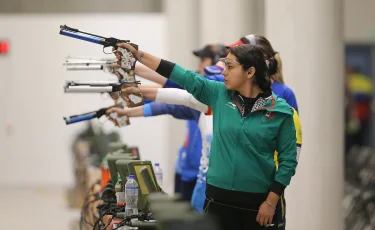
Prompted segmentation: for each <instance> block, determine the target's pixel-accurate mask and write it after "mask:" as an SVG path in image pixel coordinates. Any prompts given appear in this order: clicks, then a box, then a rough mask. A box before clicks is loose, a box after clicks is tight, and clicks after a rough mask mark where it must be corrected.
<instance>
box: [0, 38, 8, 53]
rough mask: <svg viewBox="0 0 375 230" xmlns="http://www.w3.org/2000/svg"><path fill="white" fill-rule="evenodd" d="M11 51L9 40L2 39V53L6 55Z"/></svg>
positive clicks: (0, 49)
mask: <svg viewBox="0 0 375 230" xmlns="http://www.w3.org/2000/svg"><path fill="white" fill-rule="evenodd" d="M8 52H9V44H8V42H7V41H0V54H2V55H5V54H8Z"/></svg>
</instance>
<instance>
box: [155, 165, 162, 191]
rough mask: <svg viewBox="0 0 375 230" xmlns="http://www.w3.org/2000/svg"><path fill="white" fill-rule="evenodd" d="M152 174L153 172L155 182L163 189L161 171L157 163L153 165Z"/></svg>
mask: <svg viewBox="0 0 375 230" xmlns="http://www.w3.org/2000/svg"><path fill="white" fill-rule="evenodd" d="M154 172H155V177H156V181H157V182H158V185H159V187H160V188H163V170H161V168H160V164H159V163H155V165H154Z"/></svg>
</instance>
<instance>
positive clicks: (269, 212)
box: [256, 201, 275, 226]
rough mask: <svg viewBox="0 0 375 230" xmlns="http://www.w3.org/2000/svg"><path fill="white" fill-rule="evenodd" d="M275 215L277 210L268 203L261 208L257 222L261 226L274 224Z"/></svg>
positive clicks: (264, 203)
mask: <svg viewBox="0 0 375 230" xmlns="http://www.w3.org/2000/svg"><path fill="white" fill-rule="evenodd" d="M274 215H275V208H274V207H271V205H270V204H268V203H267V202H266V201H264V202H263V204H262V205H261V206H260V207H259V210H258V215H257V218H256V221H257V222H258V223H259V225H260V226H267V225H270V224H272V219H273V216H274Z"/></svg>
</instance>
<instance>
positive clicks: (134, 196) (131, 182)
mask: <svg viewBox="0 0 375 230" xmlns="http://www.w3.org/2000/svg"><path fill="white" fill-rule="evenodd" d="M132 215H138V183H137V181H136V180H135V177H134V175H130V176H129V178H128V181H127V182H126V184H125V216H126V217H128V216H132Z"/></svg>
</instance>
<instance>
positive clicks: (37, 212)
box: [0, 188, 80, 230]
mask: <svg viewBox="0 0 375 230" xmlns="http://www.w3.org/2000/svg"><path fill="white" fill-rule="evenodd" d="M65 194H66V190H65V189H61V188H0V221H1V228H2V229H17V230H29V229H54V230H73V229H76V227H75V225H74V224H75V222H76V221H77V220H78V219H79V217H80V214H79V210H72V209H69V208H68V206H67V204H68V203H67V198H66V195H65Z"/></svg>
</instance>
